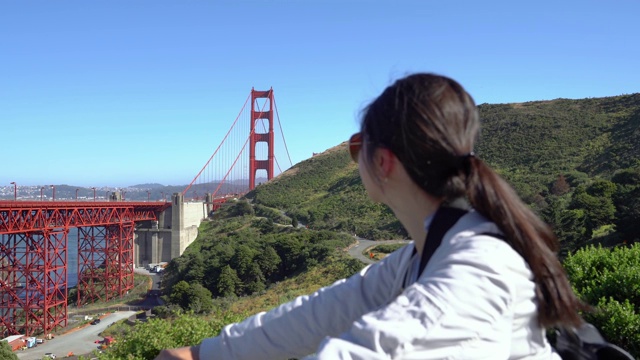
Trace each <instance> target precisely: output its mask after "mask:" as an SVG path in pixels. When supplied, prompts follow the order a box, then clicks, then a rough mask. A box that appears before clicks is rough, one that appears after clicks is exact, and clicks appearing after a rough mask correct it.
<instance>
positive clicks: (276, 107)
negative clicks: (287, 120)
mask: <svg viewBox="0 0 640 360" xmlns="http://www.w3.org/2000/svg"><path fill="white" fill-rule="evenodd" d="M273 107H274V108H275V109H276V118H277V119H278V126H279V127H280V135H282V142H284V149H285V150H286V151H287V156H288V157H289V164H290V165H289V167H291V166H293V161H291V155H289V149H288V148H287V142H286V141H285V139H284V132H283V131H282V124H281V123H280V114H278V106H277V105H276V98H275V96H274V97H273Z"/></svg>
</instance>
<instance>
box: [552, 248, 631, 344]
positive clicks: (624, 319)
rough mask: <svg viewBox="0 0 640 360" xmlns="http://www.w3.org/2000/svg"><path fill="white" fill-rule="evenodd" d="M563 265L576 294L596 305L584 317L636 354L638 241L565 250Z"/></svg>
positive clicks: (611, 339)
mask: <svg viewBox="0 0 640 360" xmlns="http://www.w3.org/2000/svg"><path fill="white" fill-rule="evenodd" d="M564 266H565V269H566V270H567V274H568V275H569V278H570V279H571V283H572V285H573V287H574V290H575V291H576V293H577V294H578V296H580V297H581V298H582V299H583V300H584V301H586V302H587V303H589V304H592V305H594V304H595V305H596V310H595V311H594V312H591V313H587V314H584V318H585V320H587V321H588V322H591V323H592V324H593V325H595V326H596V327H597V328H598V329H600V331H601V333H602V335H603V336H604V337H605V338H606V339H607V340H608V341H610V342H612V343H614V344H616V345H619V346H621V347H623V348H625V349H627V350H628V351H629V352H630V353H631V354H632V355H634V356H635V357H640V245H639V244H634V245H633V246H631V247H625V246H620V247H616V248H613V249H607V248H603V247H594V246H589V247H586V248H583V249H581V250H578V251H577V252H576V253H575V254H569V255H568V257H567V258H566V260H565V262H564Z"/></svg>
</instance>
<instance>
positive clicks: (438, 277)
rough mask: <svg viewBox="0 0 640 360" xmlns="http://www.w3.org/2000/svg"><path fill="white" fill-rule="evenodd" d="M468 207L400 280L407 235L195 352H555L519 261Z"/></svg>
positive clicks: (465, 355) (518, 355) (257, 355)
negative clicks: (423, 263)
mask: <svg viewBox="0 0 640 360" xmlns="http://www.w3.org/2000/svg"><path fill="white" fill-rule="evenodd" d="M482 233H500V231H499V230H498V228H497V227H496V226H495V224H493V223H491V222H489V221H488V220H486V219H485V218H484V217H482V216H481V215H480V214H478V213H476V212H470V213H468V214H466V215H465V216H463V217H462V218H461V219H460V220H459V221H458V222H457V223H456V224H455V225H454V226H453V227H452V228H451V229H450V230H449V231H448V232H447V233H446V234H445V236H444V238H443V240H442V244H441V245H440V247H438V249H437V250H436V251H435V253H434V254H433V256H432V258H431V260H430V261H429V263H428V264H427V267H426V268H425V270H424V272H423V273H422V274H421V275H420V277H419V278H418V279H417V281H416V282H413V283H412V284H411V285H409V286H407V287H406V288H405V287H404V281H405V275H406V274H407V271H408V268H409V267H410V266H411V267H413V265H414V264H416V263H417V262H419V261H420V259H419V257H418V256H417V255H415V256H413V257H412V252H413V247H414V246H413V243H411V244H409V245H407V246H405V247H403V248H401V249H399V250H397V251H395V252H394V253H393V254H391V255H389V256H388V257H386V258H385V259H384V260H382V261H380V262H378V263H376V264H373V265H370V266H367V267H366V268H365V269H363V270H362V271H360V272H359V273H358V274H355V275H353V276H351V277H350V278H348V279H343V280H339V281H337V282H335V283H334V284H332V285H331V286H328V287H325V288H322V289H320V290H318V291H317V292H315V293H314V294H312V295H308V296H301V297H298V298H297V299H295V300H293V301H291V302H289V303H286V304H283V305H281V306H279V307H277V308H275V309H273V310H271V311H269V312H267V313H259V314H257V315H254V316H252V317H249V318H248V319H246V320H244V321H243V322H241V323H238V324H232V325H228V326H226V327H225V328H224V329H223V330H222V332H221V334H220V336H218V337H215V338H209V339H205V340H204V341H203V342H202V344H201V345H200V359H201V360H207V359H287V358H292V357H303V356H305V355H308V354H313V353H315V354H313V355H311V356H310V357H308V359H560V357H559V356H558V355H557V354H556V353H555V352H554V351H553V349H552V348H551V346H550V345H549V343H548V342H547V340H546V337H545V331H544V329H542V328H540V326H539V325H538V322H537V307H536V301H535V284H534V282H533V281H532V274H531V271H530V270H529V267H528V265H527V264H526V262H525V261H524V259H522V257H521V256H520V255H518V254H517V253H516V252H515V251H514V250H513V249H512V248H511V247H510V246H509V245H508V244H506V243H505V242H504V241H503V240H500V239H496V238H494V237H491V236H487V235H477V234H482Z"/></svg>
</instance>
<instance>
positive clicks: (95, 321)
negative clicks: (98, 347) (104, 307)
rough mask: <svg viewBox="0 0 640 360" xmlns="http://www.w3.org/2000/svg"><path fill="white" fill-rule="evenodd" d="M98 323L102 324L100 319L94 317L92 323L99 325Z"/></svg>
mask: <svg viewBox="0 0 640 360" xmlns="http://www.w3.org/2000/svg"><path fill="white" fill-rule="evenodd" d="M98 324H100V319H94V320H93V321H92V322H91V325H98Z"/></svg>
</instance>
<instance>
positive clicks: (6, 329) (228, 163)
mask: <svg viewBox="0 0 640 360" xmlns="http://www.w3.org/2000/svg"><path fill="white" fill-rule="evenodd" d="M249 102H250V104H251V105H250V107H247V104H248V103H249ZM274 115H276V118H275V119H274ZM274 120H277V123H278V126H279V129H280V134H281V135H282V137H281V138H282V143H283V149H284V152H283V153H284V154H286V156H287V157H288V159H289V164H290V165H291V157H290V156H289V153H288V149H287V147H286V143H285V142H284V135H283V134H282V126H281V125H280V121H279V115H278V112H277V107H276V105H275V99H274V96H273V89H270V90H266V91H257V90H254V89H252V90H251V93H250V95H249V96H248V97H247V100H246V101H245V103H244V105H243V107H242V110H240V113H239V115H238V116H237V117H236V119H235V121H234V122H233V124H232V125H231V128H230V129H229V131H228V132H227V133H226V135H225V136H224V138H223V140H222V142H221V143H220V145H219V146H218V147H217V148H216V149H215V151H214V153H213V155H211V157H210V158H209V160H208V161H207V162H206V163H205V165H204V166H203V167H202V169H201V170H200V171H199V172H198V173H197V175H196V176H195V177H194V178H193V180H192V181H191V182H190V183H189V185H188V186H186V188H185V189H184V190H183V191H182V193H181V194H174V201H175V200H176V199H184V198H186V197H187V194H188V191H189V190H190V189H196V188H197V189H198V191H200V192H201V194H203V196H202V198H204V199H206V200H204V201H203V206H205V207H206V209H207V211H206V214H208V213H209V211H211V210H215V209H217V208H219V206H221V204H222V203H224V202H225V201H226V200H227V199H228V198H229V197H230V196H234V197H236V196H240V195H242V194H243V193H244V192H246V191H247V190H253V189H254V188H255V186H256V185H257V184H256V179H257V174H258V173H259V172H263V173H264V176H265V177H266V179H267V180H271V179H272V178H273V177H274V175H275V167H277V168H278V172H282V169H281V168H280V164H279V162H278V160H277V157H276V149H275V143H276V138H275V131H274V130H275V126H274V125H275V122H274ZM247 134H248V135H247ZM247 147H248V148H249V149H248V151H246V150H247ZM238 149H239V150H238ZM247 153H248V154H247ZM247 170H248V174H247ZM12 184H13V185H14V199H13V200H0V338H2V337H6V336H9V335H13V334H25V335H34V334H46V333H49V332H51V331H54V330H55V329H56V328H58V327H65V326H67V324H68V319H67V318H68V305H69V297H68V295H69V294H68V270H69V269H68V254H69V246H68V245H69V244H68V234H69V232H70V231H71V229H77V232H78V248H77V252H78V265H77V274H78V281H77V300H76V301H77V305H78V306H84V305H86V304H89V303H92V302H96V301H109V300H111V299H114V298H119V297H122V296H123V295H125V294H126V293H127V292H128V291H129V290H131V289H132V288H133V286H134V282H133V273H134V255H135V254H134V249H135V247H134V242H135V237H136V235H135V229H136V227H137V226H139V225H140V224H143V223H145V222H146V223H148V222H157V221H158V220H159V218H160V216H161V214H162V213H163V212H164V211H165V210H167V209H168V208H171V206H172V205H173V201H171V202H167V201H124V199H123V198H121V197H118V196H111V197H110V198H109V199H107V201H96V198H95V196H94V199H93V201H90V200H87V201H77V190H76V201H69V200H64V201H60V200H58V201H55V195H54V197H53V199H51V200H49V199H48V201H43V200H42V196H41V197H40V199H41V201H34V200H19V199H18V196H17V194H18V191H17V187H18V185H17V184H16V183H15V182H12ZM54 191H55V190H54ZM94 191H95V188H94ZM114 195H115V194H114ZM199 198H200V196H199V195H198V194H197V193H195V191H194V197H193V198H191V201H194V200H198V199H199ZM171 241H175V240H174V239H171Z"/></svg>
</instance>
